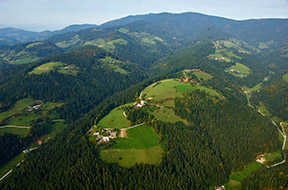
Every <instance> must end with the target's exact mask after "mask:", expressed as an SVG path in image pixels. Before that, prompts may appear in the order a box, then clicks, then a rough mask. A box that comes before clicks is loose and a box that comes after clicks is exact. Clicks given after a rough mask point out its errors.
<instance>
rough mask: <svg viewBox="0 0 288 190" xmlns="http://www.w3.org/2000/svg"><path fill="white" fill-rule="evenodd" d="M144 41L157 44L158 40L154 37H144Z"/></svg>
mask: <svg viewBox="0 0 288 190" xmlns="http://www.w3.org/2000/svg"><path fill="white" fill-rule="evenodd" d="M142 42H144V43H147V44H155V43H156V42H155V41H154V38H152V37H150V38H149V37H144V38H142Z"/></svg>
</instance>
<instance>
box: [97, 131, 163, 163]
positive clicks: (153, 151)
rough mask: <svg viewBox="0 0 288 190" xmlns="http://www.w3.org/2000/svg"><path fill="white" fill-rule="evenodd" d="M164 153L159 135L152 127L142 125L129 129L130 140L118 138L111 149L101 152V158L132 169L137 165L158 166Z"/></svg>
mask: <svg viewBox="0 0 288 190" xmlns="http://www.w3.org/2000/svg"><path fill="white" fill-rule="evenodd" d="M162 153H163V150H162V148H161V147H160V145H159V137H158V135H157V134H156V133H155V131H154V130H153V129H152V128H151V127H149V126H145V125H142V126H139V127H136V128H132V129H129V130H128V138H117V139H116V143H115V144H114V145H113V146H112V147H111V148H109V149H108V150H103V151H101V153H100V158H101V159H102V160H104V161H106V162H116V163H119V164H120V165H121V166H124V167H131V166H133V165H134V164H136V163H147V164H158V163H160V161H161V154H162Z"/></svg>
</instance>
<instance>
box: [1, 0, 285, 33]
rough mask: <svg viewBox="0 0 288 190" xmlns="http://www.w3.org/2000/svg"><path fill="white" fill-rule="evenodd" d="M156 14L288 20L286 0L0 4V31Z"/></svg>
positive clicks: (17, 0)
mask: <svg viewBox="0 0 288 190" xmlns="http://www.w3.org/2000/svg"><path fill="white" fill-rule="evenodd" d="M160 12H172V13H181V12H199V13H203V14H208V15H215V16H222V17H226V18H232V19H237V20H244V19H253V18H288V0H173V1H170V0H145V1H144V0H125V1H124V0H101V1H99V0H0V28H3V27H8V26H12V27H18V28H22V29H28V30H34V31H42V30H48V29H49V30H56V29H61V28H64V27H65V26H68V25H71V24H83V23H89V24H102V23H104V22H107V21H110V20H113V19H117V18H121V17H124V16H128V15H136V14H148V13H160Z"/></svg>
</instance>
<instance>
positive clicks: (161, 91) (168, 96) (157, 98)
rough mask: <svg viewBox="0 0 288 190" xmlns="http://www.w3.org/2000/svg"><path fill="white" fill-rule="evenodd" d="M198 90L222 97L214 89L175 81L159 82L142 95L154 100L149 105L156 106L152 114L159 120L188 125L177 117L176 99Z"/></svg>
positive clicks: (146, 89)
mask: <svg viewBox="0 0 288 190" xmlns="http://www.w3.org/2000/svg"><path fill="white" fill-rule="evenodd" d="M197 89H199V90H204V91H206V92H208V93H209V94H211V95H215V96H220V95H219V94H218V93H217V92H216V91H214V90H213V89H210V88H207V87H204V86H200V85H194V84H190V83H184V82H179V81H177V80H174V79H166V80H162V81H158V82H156V83H154V84H152V85H150V86H148V87H147V88H145V89H144V90H143V92H142V94H143V96H144V99H146V100H147V99H148V98H149V99H150V98H152V101H151V102H150V103H149V104H150V105H151V106H153V105H154V106H155V107H156V109H153V110H151V113H152V114H153V115H154V116H155V117H157V118H158V119H160V120H162V121H165V122H171V123H175V122H177V121H181V122H184V123H187V121H186V120H183V119H181V118H180V117H179V116H177V115H175V112H174V107H175V106H174V99H175V97H183V94H185V93H188V92H192V91H194V90H197ZM155 107H154V108H155Z"/></svg>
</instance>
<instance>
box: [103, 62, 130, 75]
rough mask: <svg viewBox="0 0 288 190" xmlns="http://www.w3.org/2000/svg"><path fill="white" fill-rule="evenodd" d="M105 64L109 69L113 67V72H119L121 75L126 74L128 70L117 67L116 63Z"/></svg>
mask: <svg viewBox="0 0 288 190" xmlns="http://www.w3.org/2000/svg"><path fill="white" fill-rule="evenodd" d="M107 66H108V67H109V68H111V69H113V71H114V72H118V73H121V74H122V75H127V74H128V72H127V71H125V70H124V69H122V68H121V67H119V66H118V65H113V64H107Z"/></svg>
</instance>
